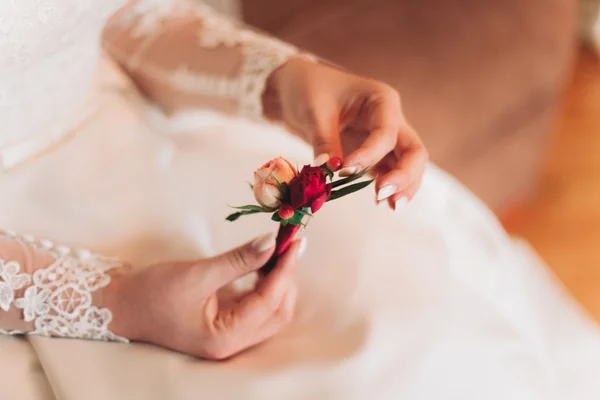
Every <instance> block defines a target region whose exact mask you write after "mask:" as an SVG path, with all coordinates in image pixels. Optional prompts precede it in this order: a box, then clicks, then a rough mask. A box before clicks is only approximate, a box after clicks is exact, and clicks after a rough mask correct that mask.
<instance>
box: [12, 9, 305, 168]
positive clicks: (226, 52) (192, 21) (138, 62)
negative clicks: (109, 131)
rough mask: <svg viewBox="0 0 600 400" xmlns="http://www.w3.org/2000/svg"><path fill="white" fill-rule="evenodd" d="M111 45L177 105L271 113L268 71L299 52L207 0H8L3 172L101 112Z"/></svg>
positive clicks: (132, 70)
mask: <svg viewBox="0 0 600 400" xmlns="http://www.w3.org/2000/svg"><path fill="white" fill-rule="evenodd" d="M103 46H104V48H105V49H106V50H107V51H108V53H109V54H110V56H111V57H112V58H114V59H115V61H116V62H118V64H120V66H121V67H122V68H123V69H124V70H125V71H126V72H127V73H128V74H129V75H130V78H131V79H132V80H133V81H134V82H135V83H136V84H137V85H138V86H139V87H140V89H141V90H142V92H145V94H146V95H147V96H148V98H149V100H152V101H155V102H157V103H162V104H161V106H163V108H164V109H165V110H167V111H173V109H178V108H179V109H180V108H181V107H182V106H183V107H184V108H199V107H201V108H203V107H212V108H217V109H220V110H221V111H229V112H231V111H234V112H238V113H240V114H243V115H245V116H248V117H257V116H262V101H261V96H262V93H263V91H264V89H265V85H266V81H267V77H268V75H269V74H270V73H271V72H272V71H273V70H275V69H276V68H278V67H279V66H280V65H282V64H283V63H284V62H285V61H286V60H287V58H288V57H289V56H290V55H291V54H295V53H296V50H295V49H294V48H293V47H292V46H289V45H287V44H285V43H281V42H279V41H277V40H274V39H271V38H268V37H265V36H263V35H260V34H257V33H254V32H252V31H250V30H247V29H245V28H243V27H239V26H237V25H236V24H235V23H234V22H232V21H230V20H228V19H227V18H224V17H222V16H220V15H219V14H217V13H216V12H214V11H213V10H212V9H211V8H209V7H208V6H206V5H203V4H202V3H200V2H199V1H198V0H129V1H128V0H103V1H93V0H3V1H2V2H0V120H1V121H2V130H1V131H0V173H1V172H2V171H3V170H8V169H10V168H12V167H13V166H15V165H18V164H19V163H20V162H22V161H23V159H25V158H27V157H31V156H35V155H39V154H40V153H43V152H44V150H45V149H47V148H50V147H52V145H55V144H57V143H58V142H60V140H61V139H63V138H64V137H66V136H68V133H69V132H71V131H74V130H76V128H77V127H78V126H80V125H81V124H82V123H83V121H85V120H86V118H87V117H88V116H89V115H90V114H91V113H92V112H93V111H94V109H95V106H97V104H96V102H95V99H96V96H95V94H97V92H98V86H99V78H100V77H101V74H98V69H99V65H100V63H99V58H100V57H101V54H102V52H103V50H102V49H103ZM215 99H216V101H215Z"/></svg>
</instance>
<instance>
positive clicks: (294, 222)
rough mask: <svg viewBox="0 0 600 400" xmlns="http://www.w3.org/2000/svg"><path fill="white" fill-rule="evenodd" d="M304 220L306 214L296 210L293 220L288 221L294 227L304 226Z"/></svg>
mask: <svg viewBox="0 0 600 400" xmlns="http://www.w3.org/2000/svg"><path fill="white" fill-rule="evenodd" d="M302 218H304V214H303V213H301V212H299V211H298V210H296V211H295V212H294V215H293V216H292V218H288V219H287V223H289V224H292V225H300V224H302Z"/></svg>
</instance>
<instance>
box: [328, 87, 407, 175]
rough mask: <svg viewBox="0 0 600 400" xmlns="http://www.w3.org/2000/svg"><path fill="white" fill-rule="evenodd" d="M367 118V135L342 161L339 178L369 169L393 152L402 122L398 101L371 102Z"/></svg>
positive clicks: (384, 99) (388, 98) (388, 97)
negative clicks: (370, 111)
mask: <svg viewBox="0 0 600 400" xmlns="http://www.w3.org/2000/svg"><path fill="white" fill-rule="evenodd" d="M372 101H373V104H371V105H369V106H368V107H372V110H373V111H372V113H371V115H370V116H369V122H368V126H369V130H370V132H369V135H368V137H367V139H366V140H365V141H364V143H363V144H362V145H361V147H359V148H358V149H357V150H356V151H354V152H353V153H351V154H349V155H348V157H346V159H345V160H344V165H343V168H342V170H341V171H340V176H347V175H353V174H355V173H357V172H359V171H360V170H361V169H364V168H367V167H371V166H373V165H375V164H377V163H378V162H379V161H381V160H382V159H383V158H384V157H385V156H386V155H387V154H388V153H390V152H391V151H393V149H394V147H396V143H397V140H398V128H399V125H400V122H401V121H402V120H403V117H402V112H401V109H400V103H399V100H395V99H394V97H393V96H382V97H380V98H378V99H375V100H372Z"/></svg>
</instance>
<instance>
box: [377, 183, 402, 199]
mask: <svg viewBox="0 0 600 400" xmlns="http://www.w3.org/2000/svg"><path fill="white" fill-rule="evenodd" d="M397 190H398V186H396V185H385V186H384V187H382V188H381V189H379V191H378V192H377V201H381V200H385V199H387V198H388V197H390V196H391V195H393V194H394V193H396V191H397Z"/></svg>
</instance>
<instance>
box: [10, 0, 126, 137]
mask: <svg viewBox="0 0 600 400" xmlns="http://www.w3.org/2000/svg"><path fill="white" fill-rule="evenodd" d="M123 2H124V0H103V1H94V0H3V1H2V2H0V120H1V121H2V131H1V134H0V148H3V147H5V146H7V145H15V144H19V143H21V142H23V141H24V140H26V139H27V138H28V137H30V136H31V135H37V134H39V133H40V132H42V131H43V132H44V133H43V134H44V135H46V136H52V135H59V134H61V133H62V132H64V131H65V130H67V129H69V128H70V127H72V126H73V125H76V124H77V123H78V122H79V121H78V119H81V118H84V116H85V114H86V107H87V105H88V104H89V103H88V97H89V96H90V91H91V90H92V88H93V85H94V77H95V74H96V70H97V68H98V58H99V56H100V52H101V47H100V45H99V44H100V38H101V32H102V29H103V27H104V25H105V23H106V21H107V19H108V18H109V17H110V16H111V15H112V14H113V13H114V12H115V11H116V10H117V9H118V8H119V7H120V6H121V5H122V4H123Z"/></svg>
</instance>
